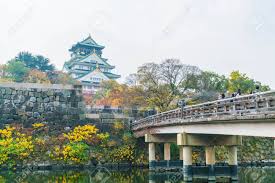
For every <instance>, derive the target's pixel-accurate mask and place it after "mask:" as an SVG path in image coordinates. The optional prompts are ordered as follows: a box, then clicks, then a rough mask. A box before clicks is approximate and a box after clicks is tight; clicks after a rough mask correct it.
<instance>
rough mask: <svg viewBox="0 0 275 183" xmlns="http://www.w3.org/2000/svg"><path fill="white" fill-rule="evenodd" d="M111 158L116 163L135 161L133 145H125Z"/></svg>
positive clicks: (112, 154)
mask: <svg viewBox="0 0 275 183" xmlns="http://www.w3.org/2000/svg"><path fill="white" fill-rule="evenodd" d="M111 156H112V158H113V160H114V161H116V162H121V161H129V162H133V161H134V148H133V146H132V145H124V146H121V147H119V148H117V149H115V150H114V151H113V152H112V153H111Z"/></svg>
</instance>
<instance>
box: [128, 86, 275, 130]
mask: <svg viewBox="0 0 275 183" xmlns="http://www.w3.org/2000/svg"><path fill="white" fill-rule="evenodd" d="M229 122H230V123H245V122H246V123H253V122H254V123H255V124H257V123H259V122H261V123H262V122H265V123H272V125H273V124H275V91H269V92H263V93H257V94H251V95H244V96H239V97H234V98H227V99H222V100H216V101H212V102H206V103H202V104H198V105H192V106H186V107H184V108H183V109H181V108H177V109H175V110H171V111H167V112H163V113H159V114H156V115H153V116H149V117H147V118H144V119H140V120H138V121H135V122H134V123H133V124H132V129H133V131H136V132H138V131H140V130H144V129H150V128H154V127H165V126H179V125H197V124H211V123H213V124H215V123H219V124H221V123H223V124H226V123H229ZM266 127H267V126H266ZM270 127H272V128H273V130H274V135H275V128H274V125H273V126H270Z"/></svg>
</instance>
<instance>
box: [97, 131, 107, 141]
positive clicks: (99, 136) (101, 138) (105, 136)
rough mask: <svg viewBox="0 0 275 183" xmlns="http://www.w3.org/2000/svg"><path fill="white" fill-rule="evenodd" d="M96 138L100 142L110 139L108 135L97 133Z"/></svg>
mask: <svg viewBox="0 0 275 183" xmlns="http://www.w3.org/2000/svg"><path fill="white" fill-rule="evenodd" d="M96 136H97V137H98V138H99V140H102V141H104V140H107V139H108V138H109V137H110V135H109V133H99V134H97V135H96Z"/></svg>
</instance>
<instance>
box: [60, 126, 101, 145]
mask: <svg viewBox="0 0 275 183" xmlns="http://www.w3.org/2000/svg"><path fill="white" fill-rule="evenodd" d="M97 131H98V129H97V128H96V127H95V126H94V125H84V126H77V127H75V128H74V130H73V131H72V132H70V133H68V134H64V137H66V138H68V139H69V140H70V141H71V142H81V141H84V140H88V139H91V138H93V137H94V136H95V134H96V133H97Z"/></svg>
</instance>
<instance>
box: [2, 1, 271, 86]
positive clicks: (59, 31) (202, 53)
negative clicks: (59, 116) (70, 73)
mask: <svg viewBox="0 0 275 183" xmlns="http://www.w3.org/2000/svg"><path fill="white" fill-rule="evenodd" d="M274 10H275V1H274V0H169V1H168V0H139V1H133V0H109V1H108V0H43V1H42V0H40V1H37V0H0V48H1V49H0V63H5V62H6V61H8V60H9V59H11V58H13V57H14V56H15V55H16V54H17V53H18V52H20V51H29V52H31V53H34V54H42V55H44V56H46V57H48V58H50V60H51V62H52V63H54V64H55V65H56V66H57V67H58V68H59V69H61V68H62V66H63V63H64V61H65V60H68V59H69V52H68V49H69V48H70V47H71V45H72V44H74V43H76V42H77V41H81V40H82V39H84V38H86V37H87V36H88V35H89V33H90V34H91V36H92V37H93V38H94V40H95V41H97V42H98V43H99V44H102V45H105V46H106V48H105V49H104V50H103V51H104V52H103V56H104V57H105V58H108V59H109V62H110V63H111V64H112V65H115V66H116V73H118V74H121V75H122V77H123V78H124V77H125V76H127V75H128V74H130V73H134V72H136V69H137V67H138V66H140V65H142V64H143V63H146V62H150V61H154V62H160V61H162V60H163V59H165V58H179V59H181V60H182V62H183V63H186V64H192V65H197V66H199V67H200V68H202V69H206V70H211V71H215V72H218V73H221V74H226V75H228V74H229V73H230V72H231V71H232V70H240V71H241V72H244V73H247V74H248V75H249V76H250V77H252V78H255V79H256V80H259V81H261V82H263V83H265V84H269V85H271V86H272V87H273V88H275V36H274V34H275V11H274Z"/></svg>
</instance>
